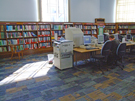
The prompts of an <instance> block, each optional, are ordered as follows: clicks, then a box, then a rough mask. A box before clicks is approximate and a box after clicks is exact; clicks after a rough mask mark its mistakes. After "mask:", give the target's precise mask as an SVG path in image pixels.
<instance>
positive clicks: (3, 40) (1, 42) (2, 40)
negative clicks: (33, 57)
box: [0, 23, 8, 52]
mask: <svg viewBox="0 0 135 101" xmlns="http://www.w3.org/2000/svg"><path fill="white" fill-rule="evenodd" d="M7 50H8V45H7V37H6V34H5V24H4V23H1V24H0V52H7Z"/></svg>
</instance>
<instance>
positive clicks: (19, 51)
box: [10, 45, 23, 60]
mask: <svg viewBox="0 0 135 101" xmlns="http://www.w3.org/2000/svg"><path fill="white" fill-rule="evenodd" d="M17 47H18V48H17ZM10 48H11V60H12V58H13V55H14V54H18V57H19V60H20V54H22V57H23V50H19V49H20V45H10Z"/></svg>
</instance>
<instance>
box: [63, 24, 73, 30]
mask: <svg viewBox="0 0 135 101" xmlns="http://www.w3.org/2000/svg"><path fill="white" fill-rule="evenodd" d="M63 27H64V29H66V28H69V27H73V25H64V26H63Z"/></svg>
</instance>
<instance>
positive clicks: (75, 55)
mask: <svg viewBox="0 0 135 101" xmlns="http://www.w3.org/2000/svg"><path fill="white" fill-rule="evenodd" d="M75 65H76V67H77V52H75Z"/></svg>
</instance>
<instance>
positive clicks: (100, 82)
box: [0, 53, 135, 101]
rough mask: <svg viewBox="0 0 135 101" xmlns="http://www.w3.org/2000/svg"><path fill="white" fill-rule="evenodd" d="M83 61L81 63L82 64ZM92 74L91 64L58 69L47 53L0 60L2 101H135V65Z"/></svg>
mask: <svg viewBox="0 0 135 101" xmlns="http://www.w3.org/2000/svg"><path fill="white" fill-rule="evenodd" d="M82 63H83V62H80V63H79V64H82ZM125 66H126V67H125V68H124V70H123V71H122V70H121V69H120V68H118V67H116V68H115V69H109V71H105V75H102V74H101V72H100V71H98V70H97V71H96V72H95V73H94V74H91V65H82V66H79V68H80V69H81V70H82V71H83V72H82V71H79V70H77V69H75V68H71V69H66V70H59V69H57V68H55V67H54V66H53V65H50V64H48V61H47V54H46V53H44V54H40V55H39V54H38V55H31V56H30V55H29V56H24V58H23V59H21V60H20V61H19V60H18V59H13V60H10V58H6V59H1V60H0V101H134V100H135V63H129V62H128V61H127V60H126V61H125Z"/></svg>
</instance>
